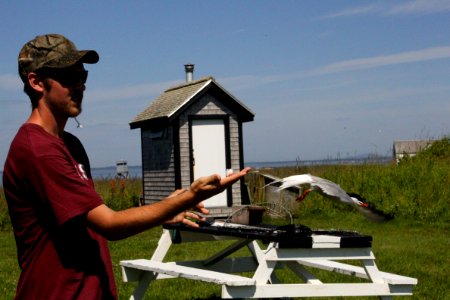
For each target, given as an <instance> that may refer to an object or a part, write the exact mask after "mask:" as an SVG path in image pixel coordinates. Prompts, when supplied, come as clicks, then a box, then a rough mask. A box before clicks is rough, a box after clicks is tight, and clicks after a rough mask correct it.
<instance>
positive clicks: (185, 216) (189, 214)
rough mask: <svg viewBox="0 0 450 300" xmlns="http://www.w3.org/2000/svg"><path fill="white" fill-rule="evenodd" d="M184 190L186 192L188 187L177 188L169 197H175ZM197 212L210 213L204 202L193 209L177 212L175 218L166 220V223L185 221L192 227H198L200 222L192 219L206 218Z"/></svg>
mask: <svg viewBox="0 0 450 300" xmlns="http://www.w3.org/2000/svg"><path fill="white" fill-rule="evenodd" d="M184 192H186V189H179V190H176V191H175V192H173V193H172V194H170V195H169V197H168V198H172V197H175V196H177V195H180V194H183V193H184ZM195 212H199V213H201V214H205V215H206V214H208V213H209V211H208V210H207V209H206V208H205V206H204V205H203V203H198V204H197V205H195V206H194V207H193V208H192V209H191V210H186V211H182V212H180V213H179V214H177V215H176V216H174V217H173V218H171V219H169V220H166V221H165V222H164V224H176V223H184V224H186V225H188V226H191V227H198V224H197V223H195V222H194V221H192V219H194V220H200V221H204V220H205V218H204V217H202V216H200V215H198V214H196V213H195Z"/></svg>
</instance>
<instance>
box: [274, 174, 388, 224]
mask: <svg viewBox="0 0 450 300" xmlns="http://www.w3.org/2000/svg"><path fill="white" fill-rule="evenodd" d="M280 182H281V185H280V186H279V187H278V189H277V191H278V192H279V191H281V190H284V189H287V188H291V187H298V188H299V189H300V195H299V196H298V197H297V199H296V200H297V201H303V200H304V199H305V198H306V196H307V195H308V194H309V193H310V192H317V193H319V194H321V195H322V196H323V197H326V198H330V199H333V200H336V201H339V202H342V203H345V204H348V205H351V206H354V207H356V208H357V209H358V211H360V212H361V213H362V214H363V215H364V216H365V217H366V218H367V219H369V220H371V221H385V220H389V219H391V218H392V216H389V215H387V214H385V213H383V212H382V211H380V210H377V209H375V207H374V206H373V205H372V204H371V203H369V202H367V200H366V199H364V198H363V197H361V196H360V195H358V194H355V193H347V192H346V191H345V190H343V189H342V188H341V186H340V185H339V184H337V183H334V182H332V181H330V180H327V179H324V178H321V177H317V176H313V175H311V174H301V175H293V176H289V177H285V178H282V179H281V180H276V181H274V182H271V183H269V185H271V184H274V183H280Z"/></svg>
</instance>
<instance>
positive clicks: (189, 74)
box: [184, 64, 194, 82]
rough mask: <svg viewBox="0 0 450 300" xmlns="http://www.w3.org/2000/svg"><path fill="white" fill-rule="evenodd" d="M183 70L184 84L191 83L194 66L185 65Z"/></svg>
mask: <svg viewBox="0 0 450 300" xmlns="http://www.w3.org/2000/svg"><path fill="white" fill-rule="evenodd" d="M184 70H185V71H186V82H191V81H192V80H193V79H194V65H193V64H186V65H184Z"/></svg>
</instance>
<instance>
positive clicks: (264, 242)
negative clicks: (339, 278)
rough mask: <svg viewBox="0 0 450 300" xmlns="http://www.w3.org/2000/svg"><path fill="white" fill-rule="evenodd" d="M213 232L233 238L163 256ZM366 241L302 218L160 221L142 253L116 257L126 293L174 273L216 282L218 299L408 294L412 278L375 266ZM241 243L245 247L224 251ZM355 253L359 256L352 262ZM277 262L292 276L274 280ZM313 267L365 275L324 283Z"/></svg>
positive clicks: (136, 295)
mask: <svg viewBox="0 0 450 300" xmlns="http://www.w3.org/2000/svg"><path fill="white" fill-rule="evenodd" d="M217 240H233V241H232V243H231V244H228V246H226V247H225V248H224V249H221V250H220V251H218V252H217V253H215V254H214V255H212V256H210V257H207V258H205V259H201V260H186V261H172V262H164V259H165V256H166V254H167V252H168V251H169V249H170V247H171V246H172V245H173V244H179V243H187V242H208V241H217ZM371 245H372V237H371V236H367V235H361V234H359V233H357V232H351V231H350V232H348V231H335V230H316V231H312V230H310V229H309V228H307V227H306V226H302V225H287V226H279V227H277V226H270V225H269V226H247V225H240V224H230V223H227V222H225V221H221V220H216V221H214V223H212V224H207V225H204V226H201V227H200V228H191V227H187V226H184V225H180V224H177V225H170V226H164V227H163V232H162V235H161V237H160V239H159V242H158V246H157V248H156V250H155V251H154V253H153V255H152V257H151V258H150V259H143V258H141V259H134V260H123V261H121V262H120V265H121V268H122V276H123V280H124V281H125V282H131V281H137V282H138V285H137V286H136V288H135V290H134V292H133V294H132V295H131V296H130V299H142V297H143V296H144V294H145V291H146V290H147V288H148V287H149V285H150V283H151V282H152V281H153V280H163V279H171V278H178V277H182V278H187V279H191V280H200V281H204V282H210V283H214V284H218V285H221V286H222V294H221V297H222V298H224V299H232V298H290V297H333V296H334V297H336V296H337V297H339V296H342V297H350V296H378V297H380V299H391V298H392V297H393V296H408V295H412V291H413V288H414V286H415V285H416V284H417V279H415V278H411V277H406V276H401V275H397V274H393V273H387V272H382V271H380V270H379V269H378V268H377V266H376V264H375V255H374V253H373V252H372V249H371ZM243 247H247V248H248V249H249V250H250V251H249V252H250V254H251V255H249V256H237V257H229V255H230V254H232V253H235V252H236V251H237V250H239V249H241V248H243ZM349 261H351V262H352V264H350V263H349ZM358 261H359V262H360V264H359V265H355V264H354V262H358ZM279 268H289V269H290V270H291V271H292V272H293V273H294V274H296V275H297V276H298V277H299V279H300V280H299V282H298V283H283V282H281V281H280V280H279V279H278V278H277V276H276V274H275V272H274V271H275V270H276V269H279ZM316 269H319V270H325V271H329V272H335V273H340V274H344V275H348V276H349V277H359V278H363V279H365V280H362V281H363V282H357V283H355V282H339V283H324V282H322V281H321V280H320V279H318V278H317V277H316V276H315V275H314V270H316ZM244 272H252V273H253V276H252V277H247V276H242V275H239V274H242V273H244ZM345 278H346V277H345Z"/></svg>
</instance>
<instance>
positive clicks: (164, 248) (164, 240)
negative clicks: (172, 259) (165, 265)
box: [151, 229, 172, 261]
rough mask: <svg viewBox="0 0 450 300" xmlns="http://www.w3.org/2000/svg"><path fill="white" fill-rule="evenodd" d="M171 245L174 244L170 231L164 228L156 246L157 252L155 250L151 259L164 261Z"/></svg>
mask: <svg viewBox="0 0 450 300" xmlns="http://www.w3.org/2000/svg"><path fill="white" fill-rule="evenodd" d="M170 246H172V239H171V237H170V231H169V230H167V229H163V233H162V235H161V237H160V238H159V241H158V246H157V247H156V249H155V252H153V255H152V258H151V260H154V261H163V259H164V257H165V256H166V254H167V252H168V251H169V248H170Z"/></svg>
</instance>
